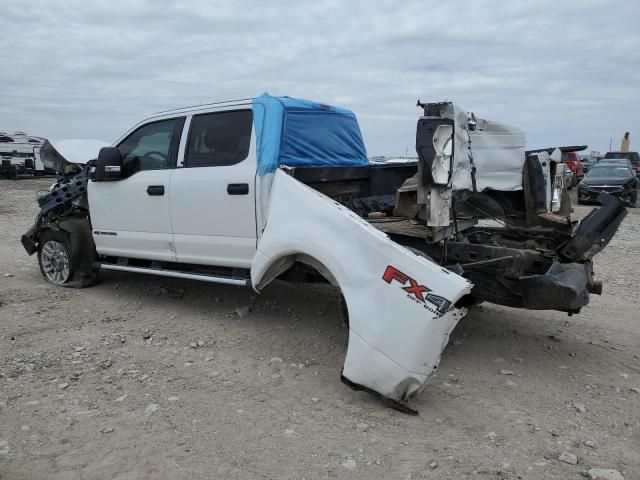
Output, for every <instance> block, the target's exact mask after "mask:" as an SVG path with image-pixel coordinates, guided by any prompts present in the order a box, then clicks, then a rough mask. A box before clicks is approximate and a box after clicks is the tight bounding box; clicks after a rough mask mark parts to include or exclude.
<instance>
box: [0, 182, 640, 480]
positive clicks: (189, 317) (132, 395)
mask: <svg viewBox="0 0 640 480" xmlns="http://www.w3.org/2000/svg"><path fill="white" fill-rule="evenodd" d="M49 183H51V182H50V180H47V179H37V180H23V181H20V182H13V181H0V479H2V480H5V479H7V480H8V479H11V480H13V479H44V478H46V479H51V480H54V479H60V480H62V479H64V480H70V479H91V480H94V479H142V478H145V479H146V478H149V479H164V478H167V479H176V478H189V479H210V478H224V479H232V478H238V479H249V478H291V479H301V478H306V479H315V478H361V479H372V478H395V479H420V478H431V479H461V478H479V479H520V478H522V479H544V478H556V479H572V478H575V479H580V478H583V475H588V474H587V472H588V471H589V470H590V469H592V468H604V469H615V470H617V471H619V472H620V473H621V474H622V475H623V476H624V478H625V479H635V478H640V390H639V389H640V325H639V315H638V306H637V302H638V298H639V297H640V292H639V290H640V289H639V287H638V283H637V279H638V269H639V268H640V256H639V255H638V253H637V252H638V248H639V242H638V238H639V234H640V209H636V210H632V211H631V212H630V214H629V216H628V217H627V219H626V220H625V222H624V223H623V225H622V227H621V230H620V231H619V233H618V235H617V237H616V238H615V239H614V240H613V242H612V243H611V244H610V245H609V247H608V249H607V250H605V251H604V252H603V253H601V254H600V255H599V256H598V257H597V258H596V262H595V263H596V272H597V273H598V275H599V277H600V278H601V279H602V280H604V283H605V287H604V293H603V295H602V296H601V297H597V296H594V297H592V303H591V304H590V305H589V306H588V307H587V308H585V309H583V311H582V313H581V314H579V315H576V316H572V317H569V316H567V315H565V314H561V313H558V312H530V311H521V310H514V309H509V308H501V307H497V306H492V305H482V306H480V307H478V308H476V309H475V310H473V311H472V312H471V313H470V314H469V315H468V316H467V317H466V318H465V319H464V320H463V321H462V322H461V323H460V324H459V326H458V327H457V328H456V330H455V331H454V333H453V335H452V337H451V342H450V344H449V346H448V347H447V348H446V350H445V352H444V357H443V361H442V363H441V364H440V368H439V370H438V372H437V374H436V375H435V376H434V377H433V378H432V379H431V380H430V384H429V386H428V387H427V389H426V390H425V391H424V393H422V394H421V395H420V396H419V397H418V398H417V399H416V400H415V401H414V402H413V406H414V407H416V408H417V409H418V410H419V411H420V415H419V416H418V417H412V416H407V415H404V414H401V413H398V412H396V411H394V410H391V409H388V408H385V407H384V406H383V405H381V403H380V402H379V401H376V400H375V399H374V398H373V397H372V396H370V395H368V394H366V393H362V392H354V391H352V390H350V389H349V388H347V387H346V386H344V385H343V384H342V383H341V382H340V379H339V373H340V368H341V366H342V363H343V360H344V355H345V351H346V337H347V331H346V329H345V328H344V326H343V325H342V320H341V316H340V305H339V297H338V295H337V293H336V292H335V291H333V290H332V289H331V288H328V287H326V288H325V287H309V286H300V285H288V284H285V283H278V282H276V283H274V284H273V285H272V286H270V287H269V288H268V289H267V290H266V291H265V292H264V293H263V294H262V295H259V296H257V295H255V294H254V292H253V291H252V290H250V289H243V288H234V287H227V286H214V285H208V284H203V283H197V282H191V281H181V280H171V279H163V278H159V277H158V278H156V277H147V276H142V275H126V274H117V273H108V272H107V273H105V274H103V276H102V282H101V283H100V284H99V285H96V286H94V287H91V288H88V289H84V290H71V289H63V288H55V287H53V286H50V285H48V284H47V283H46V282H45V281H44V280H43V278H42V277H41V275H40V272H39V271H38V267H37V264H36V259H35V258H34V257H28V256H27V255H26V254H25V252H24V250H23V249H22V247H21V245H20V243H19V240H18V239H19V236H20V235H21V234H22V233H23V231H24V230H26V229H27V228H28V226H29V225H30V224H31V222H32V220H33V218H34V216H35V212H36V205H35V201H34V196H35V192H36V191H37V190H39V189H43V188H46V187H47V186H48V185H49ZM588 210H589V208H587V207H576V211H577V214H579V215H584V214H585V213H586V212H587V211H588ZM560 458H562V460H560ZM567 462H568V463H567ZM575 462H577V463H576V464H574V463H575ZM611 478H616V477H611Z"/></svg>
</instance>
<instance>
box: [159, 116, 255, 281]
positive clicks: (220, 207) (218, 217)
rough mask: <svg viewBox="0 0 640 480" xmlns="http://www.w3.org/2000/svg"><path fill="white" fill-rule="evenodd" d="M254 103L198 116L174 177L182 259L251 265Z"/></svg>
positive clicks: (172, 198) (175, 238) (176, 240)
mask: <svg viewBox="0 0 640 480" xmlns="http://www.w3.org/2000/svg"><path fill="white" fill-rule="evenodd" d="M252 126H253V116H252V111H251V106H250V105H247V106H244V107H235V109H233V110H221V111H215V112H209V113H202V114H197V115H193V117H191V119H190V128H189V135H188V137H187V139H186V142H183V145H184V146H183V148H182V149H181V150H183V151H184V155H183V161H182V165H181V166H180V165H179V167H178V168H177V169H176V170H175V172H174V174H173V176H172V177H171V194H170V208H171V223H172V224H173V241H174V245H175V249H176V255H177V259H178V261H179V262H181V263H194V264H200V265H215V266H225V267H238V268H249V267H250V266H251V261H252V260H253V256H254V254H255V250H256V238H257V237H256V214H255V176H256V154H255V140H254V136H253V134H252V131H253V128H252Z"/></svg>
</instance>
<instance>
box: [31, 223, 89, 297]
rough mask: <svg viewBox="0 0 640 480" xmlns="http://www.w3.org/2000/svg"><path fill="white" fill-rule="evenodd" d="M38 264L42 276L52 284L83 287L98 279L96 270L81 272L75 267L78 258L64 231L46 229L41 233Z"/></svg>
mask: <svg viewBox="0 0 640 480" xmlns="http://www.w3.org/2000/svg"><path fill="white" fill-rule="evenodd" d="M76 257H77V255H76ZM38 264H39V265H40V272H41V273H42V276H43V277H44V278H45V280H47V282H49V283H51V284H53V285H57V286H61V287H72V288H83V287H88V286H89V285H93V284H94V283H96V281H97V279H98V273H97V271H93V270H92V271H90V272H82V271H79V270H78V269H77V265H78V260H77V258H75V257H74V255H73V252H72V251H71V247H70V245H69V240H68V238H67V235H66V233H64V232H62V231H47V232H45V233H43V234H42V236H41V237H40V244H39V248H38Z"/></svg>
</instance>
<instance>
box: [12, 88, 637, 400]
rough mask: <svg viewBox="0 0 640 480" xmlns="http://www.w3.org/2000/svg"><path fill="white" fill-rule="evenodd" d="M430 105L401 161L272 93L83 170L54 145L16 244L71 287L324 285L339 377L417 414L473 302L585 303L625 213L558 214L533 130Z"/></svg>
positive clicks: (177, 113) (140, 130) (353, 130)
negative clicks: (416, 397)
mask: <svg viewBox="0 0 640 480" xmlns="http://www.w3.org/2000/svg"><path fill="white" fill-rule="evenodd" d="M420 106H422V107H423V108H424V111H425V115H424V116H422V117H421V118H420V119H419V121H418V129H417V136H416V146H417V153H418V157H419V159H418V160H417V161H416V162H409V163H406V164H393V165H373V164H369V163H368V160H367V155H366V150H365V147H364V143H363V141H362V137H361V134H360V130H359V127H358V124H357V120H356V117H355V115H354V114H353V113H352V112H350V111H348V110H344V109H340V108H336V107H331V106H327V105H323V104H318V103H314V102H309V101H304V100H298V99H292V98H289V97H271V96H269V95H266V94H265V95H263V96H260V97H257V98H254V99H248V100H239V101H231V102H224V103H218V104H211V105H206V106H198V107H191V108H185V109H179V110H173V111H169V112H164V113H161V114H158V115H155V116H153V117H150V118H148V119H146V120H144V121H142V122H141V123H139V124H137V125H136V126H134V127H133V128H132V129H130V130H129V131H128V132H126V133H125V134H124V135H123V136H122V137H121V138H120V139H118V140H117V141H116V142H115V143H114V144H113V146H112V147H107V148H103V149H102V150H100V152H99V155H98V157H97V160H94V161H91V162H89V163H88V165H86V166H82V165H77V164H72V163H69V162H67V161H66V160H65V159H64V158H62V157H61V155H59V153H58V152H57V151H56V150H55V147H54V146H52V145H45V147H44V148H43V152H44V155H43V158H45V159H46V160H47V161H51V162H57V163H58V164H57V166H56V169H57V171H63V172H65V173H66V176H65V178H63V179H61V180H60V181H59V182H58V183H57V184H56V185H54V186H53V187H52V188H51V189H50V191H49V192H48V193H47V194H46V195H44V196H42V197H40V198H39V200H38V201H39V204H40V207H41V213H40V215H39V216H38V218H37V220H36V223H35V225H34V226H33V227H32V228H31V229H30V230H29V231H28V232H27V233H26V234H25V235H24V236H23V238H22V242H23V245H24V246H25V248H26V250H27V252H28V253H29V254H33V253H36V252H37V253H38V259H39V264H40V268H41V271H42V274H43V275H44V277H45V278H46V279H47V280H48V281H49V282H51V283H53V284H56V285H61V286H74V287H83V286H88V285H90V284H92V283H94V282H95V281H96V279H97V275H98V272H99V271H100V270H116V271H121V272H133V273H147V274H154V275H164V276H169V277H177V278H183V279H196V280H202V281H207V282H212V283H224V284H232V285H238V286H249V285H251V286H252V287H253V288H254V289H255V290H256V291H260V290H261V289H263V288H264V287H265V285H267V284H268V283H269V282H271V281H272V280H273V279H275V278H285V279H287V278H289V279H295V280H297V281H326V282H329V283H330V284H332V285H334V286H336V287H337V288H339V289H340V291H341V293H342V295H343V297H344V299H345V304H346V308H347V312H348V319H347V321H348V326H349V345H348V351H347V355H346V359H345V364H344V368H343V371H342V379H343V381H344V382H345V383H347V384H348V385H349V386H351V387H353V388H358V389H366V390H370V391H372V392H376V393H377V394H379V395H381V396H382V397H383V398H384V399H385V400H386V401H388V402H390V403H391V404H392V405H393V406H394V407H396V408H401V409H404V410H405V411H410V409H409V408H408V407H407V406H406V404H405V403H404V402H405V401H406V400H407V399H408V398H409V397H410V396H412V395H413V394H415V393H416V392H417V391H418V390H420V389H421V387H422V386H423V385H424V383H425V381H426V380H427V378H428V377H429V375H430V374H431V373H432V372H433V371H434V369H435V368H436V367H437V365H438V362H439V359H440V355H441V352H442V350H443V348H444V347H445V346H446V344H447V341H448V337H449V334H450V333H451V331H452V330H453V328H454V327H455V325H456V324H457V322H458V321H459V320H460V318H462V317H463V316H464V315H465V313H466V311H467V308H468V307H470V306H472V305H473V304H475V303H478V302H480V301H490V302H493V303H498V304H503V305H509V306H514V307H520V308H537V309H545V308H548V309H557V310H564V311H567V312H576V311H578V310H579V309H580V308H581V307H582V306H584V305H585V304H586V303H587V302H588V296H589V292H596V293H597V290H598V289H599V284H598V283H597V282H596V281H595V280H594V279H593V274H592V267H591V257H592V256H593V254H595V252H596V251H598V250H599V249H601V248H602V247H604V245H606V243H607V242H608V240H609V239H610V238H611V236H612V235H613V233H614V232H615V230H616V228H617V225H618V224H619V222H620V221H621V220H622V218H623V217H624V213H625V211H624V208H623V207H621V206H620V205H618V204H617V203H616V202H615V200H613V199H612V200H611V201H610V202H605V206H604V207H602V208H601V209H600V210H599V211H597V212H596V213H594V217H595V219H592V220H590V221H589V222H587V224H588V225H587V227H588V228H587V227H584V222H583V224H582V225H577V224H575V223H574V222H571V221H570V220H569V219H568V218H567V216H566V215H564V216H563V215H562V212H560V213H554V212H553V211H552V210H553V208H556V209H557V207H552V202H551V199H552V197H553V195H552V193H553V190H554V189H556V190H557V185H555V186H554V185H553V181H552V179H553V178H554V173H555V171H554V163H555V162H554V161H553V158H552V156H550V155H549V154H548V153H546V152H542V153H541V152H540V151H538V152H536V153H535V154H532V155H527V154H525V152H524V148H523V147H524V135H523V134H522V132H520V131H519V130H517V129H513V128H510V127H507V126H504V125H500V124H496V123H493V122H487V121H485V120H479V119H476V118H475V116H474V115H473V114H463V113H461V111H460V109H458V108H457V107H455V106H453V105H452V104H450V103H433V104H420ZM472 145H473V146H474V147H475V148H476V150H475V151H474V150H473V149H472ZM96 153H97V152H96ZM555 193H556V195H555V196H556V197H558V193H559V192H558V191H556V192H555ZM560 193H561V192H560ZM554 205H555V204H554ZM563 208H564V209H565V210H566V209H567V206H566V205H564V207H563ZM483 219H484V220H486V219H490V220H492V221H493V222H494V223H495V222H496V221H497V222H501V224H500V225H498V226H495V225H494V226H493V227H488V226H479V222H481V221H482V220H483ZM587 237H588V238H587ZM585 238H586V240H585ZM594 238H595V240H594ZM474 284H475V286H474Z"/></svg>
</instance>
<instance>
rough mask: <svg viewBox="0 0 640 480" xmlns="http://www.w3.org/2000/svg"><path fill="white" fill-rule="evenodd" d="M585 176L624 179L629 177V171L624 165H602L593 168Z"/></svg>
mask: <svg viewBox="0 0 640 480" xmlns="http://www.w3.org/2000/svg"><path fill="white" fill-rule="evenodd" d="M586 176H587V177H589V178H624V177H630V176H631V170H630V169H629V167H625V166H624V165H606V166H605V165H602V166H597V167H593V168H592V169H591V170H589V173H587V175H586Z"/></svg>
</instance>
